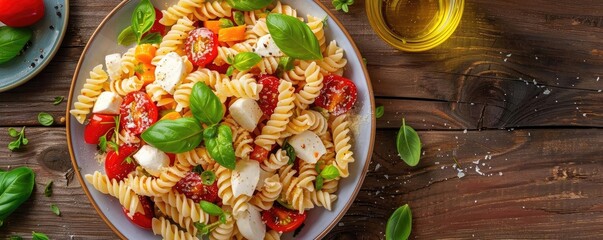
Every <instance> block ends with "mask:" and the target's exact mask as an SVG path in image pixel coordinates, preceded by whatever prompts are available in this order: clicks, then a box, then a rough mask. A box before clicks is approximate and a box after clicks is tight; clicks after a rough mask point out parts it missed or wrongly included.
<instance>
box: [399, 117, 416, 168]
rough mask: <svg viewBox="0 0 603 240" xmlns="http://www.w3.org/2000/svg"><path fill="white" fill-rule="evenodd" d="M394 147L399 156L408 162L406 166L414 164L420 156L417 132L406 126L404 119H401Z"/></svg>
mask: <svg viewBox="0 0 603 240" xmlns="http://www.w3.org/2000/svg"><path fill="white" fill-rule="evenodd" d="M396 148H397V149H398V154H399V155H400V158H402V160H404V162H406V164H408V166H411V167H412V166H416V165H417V164H418V163H419V159H420V158H421V139H419V134H417V132H416V131H415V130H414V129H412V128H411V127H409V126H406V121H405V120H404V119H402V127H400V130H399V131H398V136H397V138H396Z"/></svg>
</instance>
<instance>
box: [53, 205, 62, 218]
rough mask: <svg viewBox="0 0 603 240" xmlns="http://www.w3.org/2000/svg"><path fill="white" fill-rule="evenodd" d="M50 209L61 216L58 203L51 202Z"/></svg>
mask: <svg viewBox="0 0 603 240" xmlns="http://www.w3.org/2000/svg"><path fill="white" fill-rule="evenodd" d="M50 210H51V211H52V213H54V215H57V216H61V210H60V209H59V207H57V205H54V204H50Z"/></svg>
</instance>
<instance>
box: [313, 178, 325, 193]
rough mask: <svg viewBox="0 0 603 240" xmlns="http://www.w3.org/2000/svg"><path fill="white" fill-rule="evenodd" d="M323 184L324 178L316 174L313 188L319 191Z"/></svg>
mask: <svg viewBox="0 0 603 240" xmlns="http://www.w3.org/2000/svg"><path fill="white" fill-rule="evenodd" d="M323 184H324V178H323V177H322V175H318V176H316V181H315V182H314V188H316V191H320V190H321V189H322V185H323Z"/></svg>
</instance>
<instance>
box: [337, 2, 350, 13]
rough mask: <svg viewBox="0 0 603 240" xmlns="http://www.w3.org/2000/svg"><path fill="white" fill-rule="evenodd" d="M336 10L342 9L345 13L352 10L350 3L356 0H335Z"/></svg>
mask: <svg viewBox="0 0 603 240" xmlns="http://www.w3.org/2000/svg"><path fill="white" fill-rule="evenodd" d="M332 3H333V6H334V7H335V10H337V11H339V10H342V11H344V12H345V13H347V12H349V11H350V5H352V4H354V0H333V2H332Z"/></svg>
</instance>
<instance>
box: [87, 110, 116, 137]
mask: <svg viewBox="0 0 603 240" xmlns="http://www.w3.org/2000/svg"><path fill="white" fill-rule="evenodd" d="M113 128H115V119H114V116H113V115H106V114H98V113H95V114H93V115H92V116H91V117H90V122H89V123H88V125H86V127H85V128H84V141H85V142H86V143H88V144H98V142H99V141H98V139H99V138H100V137H102V136H104V135H105V134H107V132H109V131H110V130H111V129H113Z"/></svg>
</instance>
